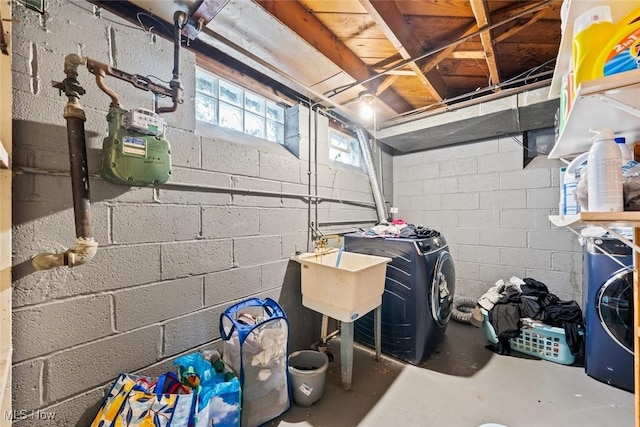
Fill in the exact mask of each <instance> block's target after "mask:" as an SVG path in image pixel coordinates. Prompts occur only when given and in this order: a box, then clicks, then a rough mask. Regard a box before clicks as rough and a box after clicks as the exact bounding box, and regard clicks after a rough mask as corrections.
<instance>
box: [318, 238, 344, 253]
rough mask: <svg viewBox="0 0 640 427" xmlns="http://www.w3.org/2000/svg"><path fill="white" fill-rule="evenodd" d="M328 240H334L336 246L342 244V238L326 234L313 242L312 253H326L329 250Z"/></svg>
mask: <svg viewBox="0 0 640 427" xmlns="http://www.w3.org/2000/svg"><path fill="white" fill-rule="evenodd" d="M329 239H336V242H337V244H338V246H340V243H341V242H342V238H341V237H340V236H339V235H337V234H327V235H326V236H320V237H319V238H318V239H316V240H314V242H313V251H314V252H325V251H328V250H329V249H330V248H329Z"/></svg>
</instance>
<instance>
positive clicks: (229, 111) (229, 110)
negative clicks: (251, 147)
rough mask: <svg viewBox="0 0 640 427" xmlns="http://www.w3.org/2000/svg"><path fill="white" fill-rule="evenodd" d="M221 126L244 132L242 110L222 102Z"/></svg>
mask: <svg viewBox="0 0 640 427" xmlns="http://www.w3.org/2000/svg"><path fill="white" fill-rule="evenodd" d="M220 126H222V127H225V128H229V129H233V130H237V131H238V132H242V110H241V109H240V108H238V107H233V106H231V105H229V104H226V103H224V102H221V103H220Z"/></svg>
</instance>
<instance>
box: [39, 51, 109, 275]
mask: <svg viewBox="0 0 640 427" xmlns="http://www.w3.org/2000/svg"><path fill="white" fill-rule="evenodd" d="M84 62H85V60H84V59H83V58H82V57H80V56H79V55H76V54H70V55H67V56H66V57H65V61H64V72H65V74H66V75H67V78H66V79H64V80H63V82H62V83H54V87H56V88H58V89H60V90H61V91H64V93H65V95H67V97H68V101H67V105H65V107H64V114H63V116H64V118H65V119H66V121H67V139H68V142H69V163H70V167H71V189H72V192H73V212H74V215H75V226H76V243H75V246H74V247H73V248H72V249H69V250H67V251H66V252H63V253H46V252H45V253H40V254H37V255H35V256H34V257H33V258H32V259H31V265H32V266H33V267H34V268H35V269H36V270H48V269H51V268H55V267H62V266H63V265H66V266H68V267H75V266H77V265H82V264H84V263H86V262H88V261H89V260H91V259H92V258H93V257H94V256H95V254H96V252H97V250H98V243H97V242H96V241H95V240H94V239H93V230H92V228H91V198H90V191H89V171H88V168H87V143H86V140H85V132H84V122H85V121H86V118H85V114H84V109H83V108H82V105H80V102H78V98H79V97H80V95H83V94H84V93H85V91H84V89H83V88H82V87H81V86H80V84H79V83H78V80H77V77H78V66H79V65H81V64H83V63H84Z"/></svg>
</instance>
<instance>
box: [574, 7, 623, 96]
mask: <svg viewBox="0 0 640 427" xmlns="http://www.w3.org/2000/svg"><path fill="white" fill-rule="evenodd" d="M616 30H617V27H616V25H614V24H613V22H612V18H611V8H610V7H609V6H598V7H594V8H592V9H589V10H587V11H586V12H584V13H583V14H582V15H580V16H578V18H577V19H576V20H575V22H574V24H573V44H572V55H573V89H574V90H573V95H574V96H575V95H576V93H577V91H578V87H579V86H580V83H582V82H584V81H588V80H593V79H595V78H598V77H602V70H601V67H599V66H598V61H599V60H600V58H601V56H602V54H603V52H604V50H605V47H606V46H607V45H608V44H609V41H610V40H611V39H612V37H613V35H614V34H615V33H616Z"/></svg>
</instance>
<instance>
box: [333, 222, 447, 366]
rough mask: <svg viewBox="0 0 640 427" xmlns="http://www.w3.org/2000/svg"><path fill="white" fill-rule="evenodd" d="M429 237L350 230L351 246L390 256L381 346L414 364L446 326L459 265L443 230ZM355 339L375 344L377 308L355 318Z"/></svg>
mask: <svg viewBox="0 0 640 427" xmlns="http://www.w3.org/2000/svg"><path fill="white" fill-rule="evenodd" d="M431 231H432V233H431V234H430V235H429V236H428V237H420V238H415V239H414V238H381V237H363V236H361V235H360V234H359V233H353V234H347V235H345V240H344V249H345V251H348V252H355V253H360V254H367V255H375V256H384V257H389V258H391V259H392V261H391V262H390V263H389V264H387V275H386V280H385V289H384V293H383V295H382V322H381V323H382V336H381V338H382V343H381V344H382V352H383V353H385V354H389V355H392V356H394V357H397V358H398V359H401V360H404V361H406V362H409V363H411V364H415V365H417V364H420V363H422V362H423V361H424V360H425V359H426V358H427V357H429V356H430V355H431V353H432V352H433V350H434V348H435V347H436V346H437V345H438V344H439V343H440V341H441V340H442V338H443V337H444V333H445V331H446V329H447V324H448V322H449V318H450V317H451V310H452V307H453V294H454V292H455V281H456V275H455V268H454V264H453V258H452V257H451V254H450V253H449V251H448V250H447V248H448V246H447V242H446V240H445V238H444V236H442V235H441V234H440V233H439V232H437V231H435V230H431ZM354 336H355V340H356V341H357V342H359V343H362V344H365V345H368V346H370V347H373V346H374V337H375V335H374V312H373V311H372V312H370V313H368V314H367V315H365V316H363V317H362V318H360V319H358V320H357V321H356V322H355V332H354Z"/></svg>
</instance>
